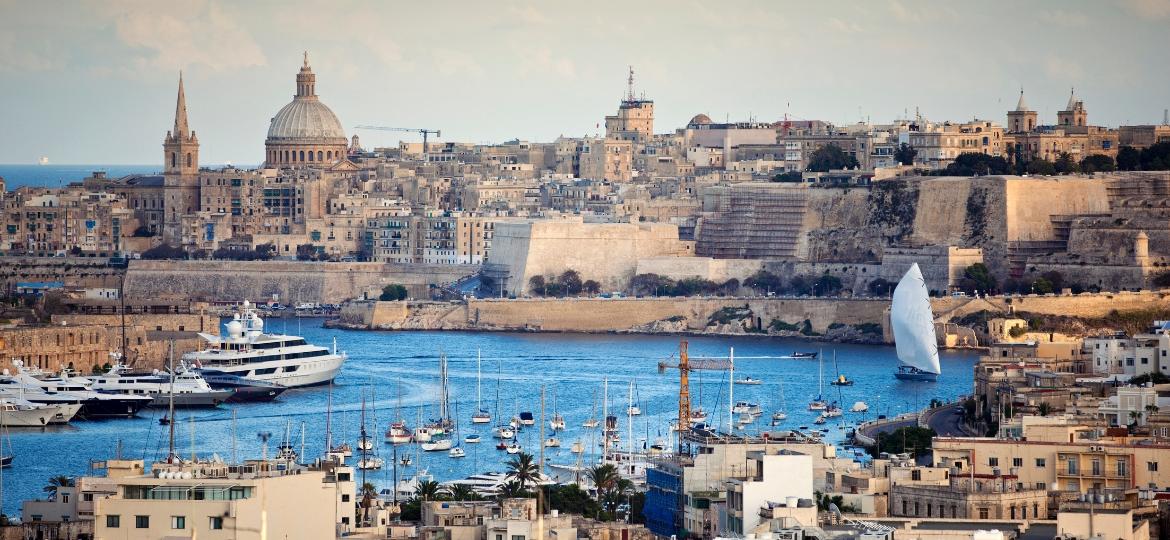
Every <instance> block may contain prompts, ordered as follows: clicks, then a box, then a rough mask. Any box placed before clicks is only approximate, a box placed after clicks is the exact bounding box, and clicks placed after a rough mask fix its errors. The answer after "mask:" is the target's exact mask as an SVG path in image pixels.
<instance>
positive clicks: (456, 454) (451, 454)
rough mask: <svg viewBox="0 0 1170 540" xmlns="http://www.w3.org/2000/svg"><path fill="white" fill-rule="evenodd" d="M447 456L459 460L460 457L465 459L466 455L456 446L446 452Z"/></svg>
mask: <svg viewBox="0 0 1170 540" xmlns="http://www.w3.org/2000/svg"><path fill="white" fill-rule="evenodd" d="M447 456H448V457H453V458H461V457H466V456H467V453H466V452H464V451H463V449H462V448H459V447H458V446H456V447H455V448H452V449H450V450H448V451H447Z"/></svg>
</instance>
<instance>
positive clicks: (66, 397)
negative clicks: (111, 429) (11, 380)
mask: <svg viewBox="0 0 1170 540" xmlns="http://www.w3.org/2000/svg"><path fill="white" fill-rule="evenodd" d="M2 382H4V381H0V383H2ZM6 386H8V385H6V384H0V398H7V399H11V400H16V401H21V402H29V403H31V404H33V405H44V406H46V407H53V408H54V410H56V411H57V412H56V413H55V414H54V415H53V417H52V418H50V419H49V423H50V424H67V423H69V421H70V420H72V419H73V417H74V416H76V415H77V413H78V411H80V410H81V407H82V405H81V398H80V396H77V395H74V394H72V393H68V392H66V393H60V392H46V391H45V390H42V389H41V388H39V387H35V386H34V387H25V386H22V385H19V384H17V385H13V387H8V388H6Z"/></svg>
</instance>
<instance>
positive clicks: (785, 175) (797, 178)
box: [772, 171, 804, 183]
mask: <svg viewBox="0 0 1170 540" xmlns="http://www.w3.org/2000/svg"><path fill="white" fill-rule="evenodd" d="M772 181H773V182H789V183H795V182H802V181H804V177H803V175H801V174H800V171H788V172H782V173H780V174H777V175H776V176H773V177H772Z"/></svg>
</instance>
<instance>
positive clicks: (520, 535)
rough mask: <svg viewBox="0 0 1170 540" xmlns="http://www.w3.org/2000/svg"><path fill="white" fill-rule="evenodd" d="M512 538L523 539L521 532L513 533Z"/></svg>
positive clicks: (515, 539)
mask: <svg viewBox="0 0 1170 540" xmlns="http://www.w3.org/2000/svg"><path fill="white" fill-rule="evenodd" d="M512 540H524V535H523V534H513V535H512Z"/></svg>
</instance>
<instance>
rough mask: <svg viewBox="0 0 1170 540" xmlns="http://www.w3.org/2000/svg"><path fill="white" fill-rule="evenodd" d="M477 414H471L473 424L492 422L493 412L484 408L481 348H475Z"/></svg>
mask: <svg viewBox="0 0 1170 540" xmlns="http://www.w3.org/2000/svg"><path fill="white" fill-rule="evenodd" d="M475 408H476V411H475V414H472V415H471V423H472V424H490V423H491V422H492V413H490V412H488V411H487V409H485V408H483V358H482V357H481V356H480V352H479V349H476V350H475Z"/></svg>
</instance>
